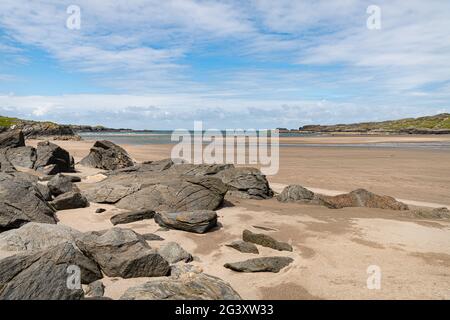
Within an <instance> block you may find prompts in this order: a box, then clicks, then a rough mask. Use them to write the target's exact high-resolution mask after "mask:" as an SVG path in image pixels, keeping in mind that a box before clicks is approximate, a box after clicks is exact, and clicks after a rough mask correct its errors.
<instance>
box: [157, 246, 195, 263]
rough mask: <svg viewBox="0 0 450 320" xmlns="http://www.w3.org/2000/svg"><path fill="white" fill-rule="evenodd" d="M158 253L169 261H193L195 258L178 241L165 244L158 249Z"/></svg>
mask: <svg viewBox="0 0 450 320" xmlns="http://www.w3.org/2000/svg"><path fill="white" fill-rule="evenodd" d="M158 253H159V254H160V255H161V257H163V258H164V259H166V261H168V262H169V263H177V262H179V261H184V262H191V261H192V259H193V258H192V255H191V254H190V253H189V252H187V251H186V250H184V249H183V248H182V247H181V246H180V245H179V244H178V243H176V242H168V243H165V244H163V245H162V246H161V247H160V248H159V249H158Z"/></svg>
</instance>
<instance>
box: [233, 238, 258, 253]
mask: <svg viewBox="0 0 450 320" xmlns="http://www.w3.org/2000/svg"><path fill="white" fill-rule="evenodd" d="M226 246H227V247H230V248H233V249H236V250H237V251H240V252H243V253H255V254H258V253H259V251H258V248H257V247H256V246H255V245H254V244H253V243H250V242H247V241H241V240H238V241H233V242H232V243H230V244H227V245H226Z"/></svg>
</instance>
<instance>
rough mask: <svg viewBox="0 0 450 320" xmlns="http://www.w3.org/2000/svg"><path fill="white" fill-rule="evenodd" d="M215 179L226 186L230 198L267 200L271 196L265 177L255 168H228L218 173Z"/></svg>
mask: <svg viewBox="0 0 450 320" xmlns="http://www.w3.org/2000/svg"><path fill="white" fill-rule="evenodd" d="M215 177H218V178H220V179H221V180H222V182H223V183H225V185H227V186H228V189H229V191H228V193H229V194H230V195H232V196H237V197H240V198H248V199H268V198H271V197H272V196H273V191H272V189H270V187H269V182H268V181H267V179H266V177H265V176H264V175H263V174H262V173H261V171H259V170H258V169H256V168H230V169H226V170H222V171H220V172H218V173H217V174H216V175H215Z"/></svg>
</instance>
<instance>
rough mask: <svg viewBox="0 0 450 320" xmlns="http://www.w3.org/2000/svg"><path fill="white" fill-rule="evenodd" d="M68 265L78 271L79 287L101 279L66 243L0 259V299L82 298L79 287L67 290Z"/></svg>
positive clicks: (90, 265)
mask: <svg viewBox="0 0 450 320" xmlns="http://www.w3.org/2000/svg"><path fill="white" fill-rule="evenodd" d="M69 266H78V267H79V268H80V271H81V273H80V276H81V279H80V280H81V283H83V284H88V283H91V282H93V281H95V280H98V279H100V278H102V274H101V272H100V269H99V268H98V266H97V264H96V263H95V262H94V261H92V260H91V259H89V258H87V257H86V256H85V255H83V254H82V253H81V252H80V251H79V250H77V249H76V248H75V247H74V246H73V245H72V244H70V243H62V244H60V245H58V246H56V247H52V248H50V249H45V250H42V251H33V252H27V253H20V254H16V255H14V256H10V257H7V258H5V259H2V260H0V270H2V272H1V273H0V300H57V299H58V300H72V299H81V298H83V296H84V293H83V290H82V289H81V288H79V289H73V288H70V289H69V288H68V285H67V284H68V280H70V279H69V277H70V276H71V274H72V273H70V272H69V271H70V269H69ZM74 276H75V275H74Z"/></svg>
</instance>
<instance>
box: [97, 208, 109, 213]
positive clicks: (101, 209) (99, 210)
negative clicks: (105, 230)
mask: <svg viewBox="0 0 450 320" xmlns="http://www.w3.org/2000/svg"><path fill="white" fill-rule="evenodd" d="M105 211H106V209H103V208H98V209H97V210H95V213H103V212H105Z"/></svg>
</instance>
